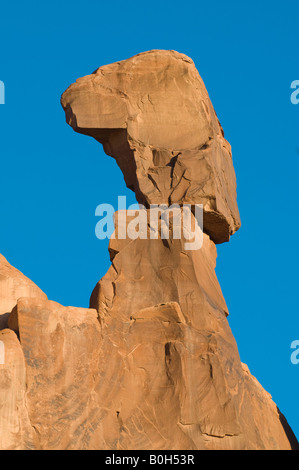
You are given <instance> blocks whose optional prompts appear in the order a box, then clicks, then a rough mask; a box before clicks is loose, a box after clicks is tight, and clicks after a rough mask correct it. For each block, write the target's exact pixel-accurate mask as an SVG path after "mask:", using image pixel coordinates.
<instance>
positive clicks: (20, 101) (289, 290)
mask: <svg viewBox="0 0 299 470" xmlns="http://www.w3.org/2000/svg"><path fill="white" fill-rule="evenodd" d="M298 18H299V3H298V0H286V1H284V2H281V1H278V0H272V1H269V0H263V1H260V0H259V1H257V0H251V1H250V2H249V1H243V2H240V1H229V0H228V1H226V2H223V1H220V0H214V1H213V2H206V1H200V0H197V1H188V0H185V1H183V2H182V1H176V0H172V1H170V0H166V1H157V0H152V1H151V2H148V3H146V2H140V1H126V2H124V1H118V0H115V1H113V2H108V1H106V2H103V1H91V0H84V1H82V0H80V1H78V0H72V1H69V0H63V1H62V0H60V1H57V0H52V1H51V2H50V1H44V2H41V1H24V0H22V1H21V0H19V1H13V0H11V1H10V2H5V4H4V2H2V4H1V11H0V41H1V42H0V44H1V55H0V80H2V81H3V82H4V83H5V86H6V104H5V105H1V106H0V133H1V139H0V155H1V158H0V165H1V166H0V221H1V231H0V252H1V253H2V254H3V255H4V256H6V257H7V258H8V260H9V261H10V262H11V263H12V264H13V265H14V266H16V267H18V268H19V269H20V270H21V271H22V272H24V273H25V274H26V275H27V276H28V277H30V278H31V279H32V280H34V281H35V282H36V283H37V284H38V285H39V286H40V287H41V288H42V289H43V290H44V291H45V292H46V293H47V295H48V296H49V298H50V299H52V300H56V301H58V302H60V303H62V304H64V305H75V306H88V302H89V296H90V293H91V291H92V289H93V287H94V285H95V284H96V282H97V281H98V280H99V279H100V278H101V277H102V276H103V275H104V274H105V272H106V271H107V269H108V267H109V264H110V262H109V256H108V251H107V245H108V243H107V242H106V241H99V240H97V239H96V237H95V235H94V227H95V223H96V218H95V215H94V212H95V208H96V206H97V205H98V204H100V203H103V202H106V203H111V204H113V205H116V201H117V196H118V195H127V197H128V202H129V203H133V202H134V195H133V193H131V192H130V191H129V190H128V189H126V188H125V184H124V182H123V177H122V174H121V172H120V170H119V169H118V167H117V165H116V163H115V162H114V160H113V159H111V158H109V157H108V156H106V155H105V154H104V152H103V150H102V148H101V146H100V144H98V143H97V142H96V141H93V140H92V139H91V138H88V137H85V136H82V135H78V134H75V133H74V132H73V131H72V130H71V128H69V127H68V126H67V125H66V124H65V118H64V113H63V110H62V108H61V107H60V103H59V101H60V95H61V93H62V92H63V91H64V90H65V89H66V88H67V86H68V85H69V84H71V83H72V82H73V81H75V79H76V78H78V77H80V76H83V75H87V74H89V73H91V72H93V71H94V70H95V69H96V68H97V67H99V66H100V65H103V64H107V63H111V62H114V61H117V60H120V59H126V58H128V57H130V56H132V55H134V54H136V53H138V52H142V51H146V50H150V49H175V50H177V51H179V52H183V53H185V54H187V55H189V56H190V57H191V58H192V59H193V60H194V62H195V64H196V66H197V68H198V70H199V72H200V74H201V76H202V78H203V79H204V81H205V84H206V86H207V89H208V92H209V94H210V97H211V99H212V102H213V104H214V107H215V109H216V112H217V114H218V117H219V119H220V121H221V123H222V126H223V128H224V131H225V135H226V137H227V139H228V140H229V142H230V143H231V144H232V148H233V157H234V164H235V169H236V174H237V182H238V203H239V208H240V213H241V218H242V228H241V229H240V231H239V232H238V233H237V234H236V235H234V236H233V237H232V239H231V242H230V243H227V244H224V245H221V246H219V247H218V266H217V274H218V277H219V281H220V284H221V286H222V290H223V293H224V296H225V298H226V301H227V304H228V307H229V309H230V317H229V321H230V325H231V328H232V330H233V333H234V335H235V337H236V339H237V342H238V346H239V351H240V355H241V359H242V361H243V362H245V363H247V364H248V366H249V368H250V370H251V372H252V373H253V374H254V375H255V376H256V377H257V378H258V380H259V381H260V382H261V383H262V385H263V386H264V387H265V388H266V390H268V391H269V392H270V393H271V394H272V396H273V399H274V400H275V402H276V403H277V404H278V406H279V407H280V409H281V411H282V412H283V413H284V414H285V415H286V417H287V419H288V421H289V423H290V425H291V426H292V427H293V429H294V431H295V433H296V434H297V437H298V436H299V409H298V408H299V406H298V403H299V397H298V395H299V392H298V385H299V380H298V377H299V365H298V366H295V365H292V364H291V361H290V355H291V350H290V344H291V342H292V341H293V340H296V339H299V320H298V318H299V316H298V304H299V300H298V291H299V289H298V251H297V246H298V241H297V235H298V229H299V224H298V220H299V219H298V202H299V201H298V199H299V198H298V160H299V132H298V131H299V105H297V106H295V105H293V104H291V101H290V95H291V89H290V85H291V82H292V81H294V80H299V62H298V55H299V34H298Z"/></svg>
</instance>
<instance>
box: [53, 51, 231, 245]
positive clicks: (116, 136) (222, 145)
mask: <svg viewBox="0 0 299 470" xmlns="http://www.w3.org/2000/svg"><path fill="white" fill-rule="evenodd" d="M61 103H62V106H63V108H64V110H65V112H66V119H67V122H68V123H69V124H70V125H71V126H72V127H73V129H74V130H75V131H76V132H80V133H82V134H87V135H90V136H92V137H94V138H95V139H97V140H98V141H99V142H101V143H102V144H103V147H104V150H105V152H106V153H107V154H108V155H110V156H112V157H114V158H115V159H116V161H117V163H118V165H119V167H120V168H121V170H122V172H123V174H124V178H125V181H126V184H127V186H128V187H129V188H131V189H132V190H133V191H135V193H136V198H137V200H138V202H140V203H142V204H144V205H145V206H146V207H149V205H150V204H161V203H166V204H180V205H181V204H184V203H185V204H203V207H204V230H205V232H206V233H208V234H209V235H210V237H211V239H212V240H213V241H214V242H215V243H222V242H225V241H228V240H229V237H230V235H231V234H233V233H234V232H235V231H236V230H238V228H239V227H240V216H239V211H238V207H237V203H236V178H235V172H234V167H233V162H232V154H231V147H230V145H229V143H228V142H227V141H226V139H225V138H224V133H223V130H222V127H221V125H220V123H219V121H218V119H217V116H216V113H215V111H214V108H213V106H212V103H211V101H210V98H209V95H208V93H207V90H206V88H205V86H204V83H203V81H202V79H201V77H200V76H199V74H198V72H197V70H196V68H195V65H194V63H193V61H192V60H191V59H190V58H189V57H187V56H186V55H184V54H179V53H178V52H175V51H150V52H145V53H142V54H138V55H137V56H134V57H132V58H131V59H128V60H125V61H121V62H117V63H114V64H110V65H105V66H103V67H100V68H99V69H98V70H96V72H94V73H93V74H92V75H88V76H86V77H84V78H80V79H79V80H77V82H76V83H75V84H73V85H71V86H70V87H69V88H68V90H67V91H66V92H65V93H64V94H63V96H62V100H61Z"/></svg>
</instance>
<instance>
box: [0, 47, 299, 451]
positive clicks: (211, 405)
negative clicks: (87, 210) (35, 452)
mask: <svg viewBox="0 0 299 470" xmlns="http://www.w3.org/2000/svg"><path fill="white" fill-rule="evenodd" d="M62 104H63V107H64V109H65V111H66V117H67V121H68V122H69V124H71V125H72V127H73V128H74V129H75V130H76V131H77V132H82V133H84V134H87V135H90V136H92V137H95V138H96V139H97V140H98V141H100V142H101V143H102V144H103V146H104V149H105V151H106V153H108V154H109V155H111V156H113V157H114V158H116V160H117V162H118V164H119V166H120V168H121V169H122V171H123V173H124V177H125V181H126V184H127V185H128V186H129V187H130V188H131V189H133V190H134V191H135V193H136V198H137V200H138V201H139V202H140V203H142V204H144V206H145V209H144V211H145V213H146V215H147V216H149V215H150V211H151V208H150V205H151V204H153V203H154V204H161V203H164V204H172V203H177V204H179V206H182V205H183V204H185V203H187V204H191V205H195V204H202V205H203V210H204V219H203V230H204V233H203V235H202V237H203V244H202V247H201V248H200V249H197V250H187V249H186V245H185V241H186V240H185V239H184V238H183V237H182V238H181V239H176V238H175V237H174V236H173V233H174V232H173V230H174V223H175V222H174V219H171V220H170V226H171V228H172V231H170V237H169V238H168V239H163V237H162V236H161V235H159V236H158V237H157V238H156V239H151V238H150V236H149V235H150V231H151V227H150V226H149V225H147V226H146V234H147V235H148V236H147V237H143V238H138V237H137V238H135V239H131V238H129V237H127V238H126V239H120V238H119V236H118V234H119V233H120V231H123V229H125V230H127V227H128V224H129V223H130V214H126V215H127V217H126V218H125V219H124V218H123V217H122V214H121V213H118V214H117V215H116V217H115V235H114V236H113V237H112V238H111V240H110V245H109V252H110V257H111V263H112V264H111V267H110V269H109V270H108V272H107V274H106V275H105V276H104V277H103V278H102V279H101V280H100V281H99V282H98V284H97V285H96V287H95V289H94V291H93V293H92V295H91V300H90V308H89V309H83V308H74V307H63V306H61V305H59V304H57V303H55V302H52V301H49V300H48V299H47V297H46V296H45V295H44V294H43V293H42V292H41V291H40V290H39V289H38V288H37V287H36V286H35V285H34V284H33V283H31V281H29V280H27V278H25V277H23V276H22V275H21V274H20V273H19V272H18V271H16V270H15V269H14V268H12V267H10V266H9V264H8V263H7V262H6V260H4V259H2V258H1V259H0V261H1V264H0V309H1V310H0V313H1V312H3V313H7V312H11V313H10V314H9V319H8V328H6V327H7V324H6V322H5V323H4V324H3V326H4V327H5V329H3V327H2V329H1V328H0V329H1V331H0V341H2V343H4V346H5V363H4V365H0V449H50V450H51V449H52V450H53V449H58V450H59V449H60V450H62V449H90V450H91V449H103V450H107V449H110V450H126V449H130V450H132V449H134V450H139V449H150V450H152V449H153V450H204V449H215V450H220V449H235V450H237V449H238V450H247V449H268V450H270V449H271V450H272V449H273V450H275V449H277V450H278V449H287V450H288V449H295V448H298V443H297V441H296V438H295V436H294V435H293V433H292V431H291V430H290V428H289V426H288V424H287V422H286V420H285V418H284V417H283V416H282V415H281V413H280V412H279V410H278V409H277V407H276V405H275V404H274V403H273V401H272V399H271V396H270V395H269V394H268V393H267V392H266V391H265V390H264V389H263V388H262V387H261V385H260V384H259V383H258V382H257V380H256V379H255V378H254V377H253V376H252V375H251V374H250V372H249V370H248V368H247V366H245V365H244V364H242V363H241V361H240V358H239V354H238V349H237V345H236V342H235V340H234V338H233V335H232V333H231V330H230V327H229V324H228V321H227V315H228V310H227V306H226V303H225V300H224V298H223V295H222V292H221V288H220V286H219V283H218V280H217V277H216V274H215V265H216V256H217V252H216V246H215V243H222V242H224V241H228V240H229V237H230V235H232V234H233V233H234V232H235V231H236V230H237V229H238V228H239V226H240V219H239V214H238V208H237V203H236V182H235V175H234V169H233V164H232V158H231V151H230V146H229V144H228V143H227V142H226V140H225V139H224V136H223V132H222V129H221V126H220V124H219V122H218V120H217V118H216V114H215V112H214V110H213V107H212V105H211V102H210V100H209V97H208V94H207V91H206V89H205V87H204V85H203V82H202V80H201V78H200V77H199V75H198V72H197V71H196V69H195V66H194V64H193V62H192V61H191V59H189V58H188V57H186V56H185V55H182V54H178V53H177V52H172V51H152V52H147V53H143V54H139V55H138V56H135V57H133V58H131V59H128V60H126V61H123V62H119V63H117V64H112V65H108V66H104V67H101V68H100V69H98V70H97V71H96V72H95V73H94V74H92V75H90V76H87V77H85V78H83V79H79V80H78V81H77V83H76V84H74V85H71V87H70V88H69V89H68V90H67V91H66V92H65V93H64V95H63V97H62ZM179 210H180V209H179ZM181 210H183V209H181ZM191 218H192V221H193V223H194V224H195V223H196V220H195V217H194V216H193V215H191ZM159 224H160V225H161V216H160V219H159ZM2 279H3V280H2ZM3 282H4V284H3V288H2V284H1V283H3Z"/></svg>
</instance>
